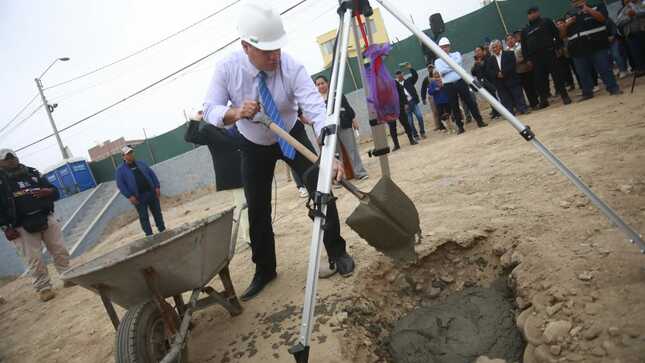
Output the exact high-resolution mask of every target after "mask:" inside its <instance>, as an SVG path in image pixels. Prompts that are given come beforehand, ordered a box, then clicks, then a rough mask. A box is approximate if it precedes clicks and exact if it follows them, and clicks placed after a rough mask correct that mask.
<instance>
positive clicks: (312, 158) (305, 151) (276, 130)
mask: <svg viewBox="0 0 645 363" xmlns="http://www.w3.org/2000/svg"><path fill="white" fill-rule="evenodd" d="M265 125H266V126H267V127H268V128H269V129H271V131H273V132H274V133H275V134H276V135H278V137H280V138H282V139H283V140H284V141H286V142H287V143H288V144H289V145H291V146H293V147H294V148H295V149H296V150H297V151H298V152H299V153H300V154H301V155H302V156H304V157H305V158H307V159H308V160H309V161H311V162H312V163H314V164H315V163H316V162H317V161H318V155H316V154H314V153H313V152H312V151H311V150H309V149H307V147H306V146H305V145H303V144H301V143H300V141H298V140H296V138H295V137H293V136H291V134H289V133H288V132H286V131H284V130H283V129H282V128H281V127H280V126H278V125H276V124H275V123H273V122H267V123H265ZM340 184H341V185H342V186H343V187H345V189H347V190H348V191H349V192H350V193H352V194H353V195H354V196H356V198H358V199H364V198H365V197H367V194H365V193H363V192H362V191H360V190H359V189H358V188H356V186H355V185H354V184H352V183H350V182H348V181H347V180H341V181H340Z"/></svg>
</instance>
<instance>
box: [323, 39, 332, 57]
mask: <svg viewBox="0 0 645 363" xmlns="http://www.w3.org/2000/svg"><path fill="white" fill-rule="evenodd" d="M334 41H335V39H331V40H328V41H326V42H324V43H322V44H321V45H320V48H321V49H322V51H323V53H324V54H334Z"/></svg>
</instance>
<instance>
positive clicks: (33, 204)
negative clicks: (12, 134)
mask: <svg viewBox="0 0 645 363" xmlns="http://www.w3.org/2000/svg"><path fill="white" fill-rule="evenodd" d="M58 198H59V193H58V190H57V189H56V188H54V187H53V186H52V185H51V184H50V183H49V181H48V180H47V179H46V178H43V177H42V176H41V175H40V173H39V172H38V171H37V170H36V169H34V168H30V167H27V166H24V165H22V164H20V162H19V160H18V157H17V156H16V153H15V152H13V151H12V150H9V149H3V150H0V228H2V231H3V232H4V235H5V237H6V238H7V240H9V241H11V242H13V244H14V246H15V247H16V250H17V252H18V254H19V255H20V256H21V257H22V259H23V261H24V263H25V266H26V267H27V271H28V272H29V274H31V277H32V278H33V279H34V281H33V286H34V288H35V289H36V291H37V292H38V293H39V295H40V299H41V300H42V301H48V300H51V299H53V298H54V296H55V294H54V292H53V291H52V285H51V281H50V278H49V272H48V270H47V265H46V264H45V261H44V260H43V255H42V248H43V244H44V245H45V247H46V248H47V251H48V252H49V254H50V255H51V256H52V258H53V260H54V266H55V267H56V270H57V271H58V272H59V273H61V272H63V271H65V270H66V269H67V268H68V267H69V253H68V252H67V249H66V248H65V244H64V242H63V234H62V232H61V227H60V225H59V224H58V221H57V220H56V218H54V216H53V213H54V201H56V200H57V199H58ZM73 285H74V284H73V283H69V282H66V283H65V284H64V286H65V287H69V286H73Z"/></svg>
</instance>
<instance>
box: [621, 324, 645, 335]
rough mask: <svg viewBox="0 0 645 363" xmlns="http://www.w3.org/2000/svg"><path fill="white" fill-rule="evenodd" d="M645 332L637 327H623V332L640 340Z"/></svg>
mask: <svg viewBox="0 0 645 363" xmlns="http://www.w3.org/2000/svg"><path fill="white" fill-rule="evenodd" d="M643 331H645V330H642V329H640V328H639V327H638V326H636V325H627V326H624V327H623V332H624V333H625V334H627V335H628V336H630V337H632V338H638V337H639V336H640V335H641V332H643Z"/></svg>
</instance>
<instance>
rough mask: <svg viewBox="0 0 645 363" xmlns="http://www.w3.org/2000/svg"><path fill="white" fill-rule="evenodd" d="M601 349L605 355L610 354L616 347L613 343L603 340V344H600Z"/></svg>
mask: <svg viewBox="0 0 645 363" xmlns="http://www.w3.org/2000/svg"><path fill="white" fill-rule="evenodd" d="M602 348H603V349H604V350H605V351H606V352H607V353H609V354H611V352H612V351H613V350H614V348H616V345H615V344H614V343H612V342H610V341H609V340H605V341H604V342H602Z"/></svg>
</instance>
